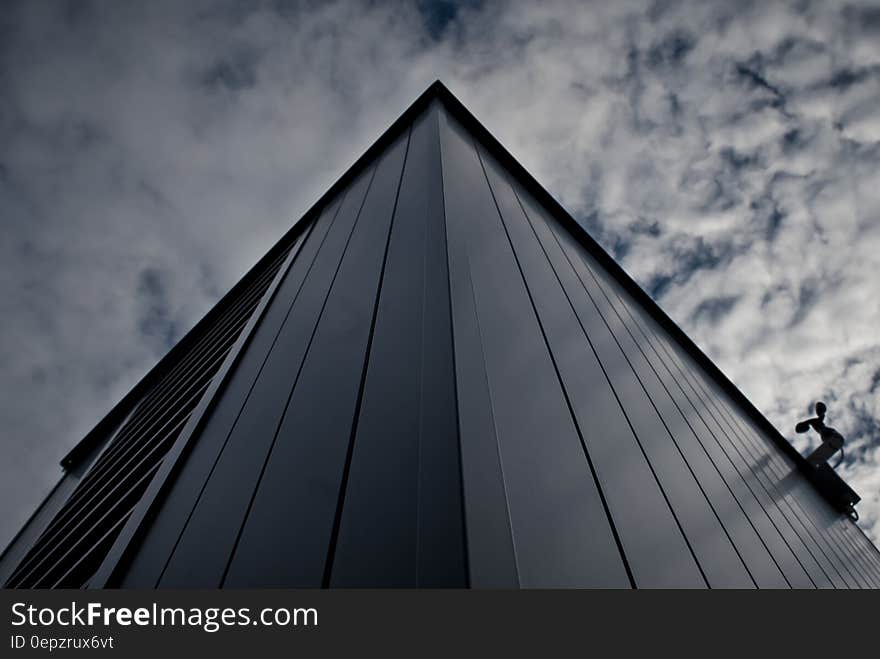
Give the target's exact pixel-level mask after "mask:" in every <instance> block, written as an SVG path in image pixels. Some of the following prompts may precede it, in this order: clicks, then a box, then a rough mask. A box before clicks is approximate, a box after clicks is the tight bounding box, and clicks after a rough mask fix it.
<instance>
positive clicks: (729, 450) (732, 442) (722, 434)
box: [673, 363, 831, 588]
mask: <svg viewBox="0 0 880 659" xmlns="http://www.w3.org/2000/svg"><path fill="white" fill-rule="evenodd" d="M673 367H676V368H678V369H679V371H678V372H679V376H680V382H681V383H682V384H684V385H685V391H686V395H688V396H689V397H690V399H691V401H692V402H693V403H694V404H695V405H696V406H697V407H698V409H700V410H701V415H702V418H703V420H704V422H705V423H706V424H707V425H708V426H709V428H710V429H711V431H712V433H713V435H714V436H715V438H716V440H717V441H718V445H719V447H720V448H721V449H722V451H723V452H724V453H725V454H726V455H727V457H728V458H729V459H730V461H731V462H732V463H733V464H734V466H735V467H736V469H737V471H738V472H739V473H740V475H741V476H742V477H743V479H744V480H745V482H746V485H747V486H748V487H749V489H750V491H751V492H752V494H753V495H754V496H755V497H756V498H757V500H758V502H759V504H760V505H761V508H762V509H763V510H764V511H765V513H766V514H767V515H768V517H769V518H770V520H771V523H772V525H773V528H774V530H775V531H776V532H777V533H779V534H780V536H781V537H782V539H783V542H784V543H785V545H786V547H787V548H788V549H789V552H785V553H783V554H777V559H778V560H780V561H781V563H780V565H781V566H782V568H783V570H784V571H786V575H787V576H788V578H789V580H791V582H792V585H793V586H795V587H798V588H806V587H809V584H808V583H807V582H806V581H805V580H803V578H802V575H801V572H802V571H803V572H804V573H805V574H806V576H807V577H808V579H809V583H810V584H813V585H815V586H817V587H830V586H831V582H830V580H829V578H828V576H827V575H825V573H824V572H823V571H822V569H821V566H819V565H818V563H817V562H816V560H815V558H814V557H813V555H812V554H811V553H810V551H809V549H808V548H807V546H806V545H805V544H804V542H803V540H802V539H801V537H800V536H799V535H798V533H797V531H796V530H795V529H794V527H793V526H792V523H791V521H790V520H789V519H788V518H787V517H786V516H785V515H784V514H783V512H782V510H781V508H780V503H779V501H778V497H774V496H773V493H772V486H771V485H770V484H769V483H768V482H767V481H766V479H765V478H764V476H763V474H761V473H760V472H757V471H756V470H755V469H753V468H752V466H751V465H750V464H749V463H748V462H747V460H746V458H745V456H744V455H743V452H742V450H741V448H740V446H739V445H738V443H737V441H736V438H735V437H733V436H731V434H730V433H729V432H728V431H727V429H726V428H725V427H724V426H723V425H722V423H721V421H719V418H718V413H717V410H715V409H714V408H713V406H712V402H711V401H710V400H708V399H707V398H706V397H704V396H702V395H701V393H700V392H699V391H698V390H696V389H695V387H694V385H693V383H692V381H691V378H690V377H689V374H688V371H687V368H684V369H682V368H681V365H680V364H678V363H673ZM768 531H769V529H768ZM765 537H766V536H765ZM789 555H793V556H794V558H795V560H796V562H797V566H798V567H800V570H798V569H797V568H796V567H795V564H794V563H792V562H791V561H790V560H788V558H789ZM783 561H784V562H783Z"/></svg>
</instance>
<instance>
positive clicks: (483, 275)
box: [0, 82, 880, 588]
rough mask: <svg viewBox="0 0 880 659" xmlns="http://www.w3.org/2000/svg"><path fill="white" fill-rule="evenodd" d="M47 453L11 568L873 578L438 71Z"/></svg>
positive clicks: (812, 487)
mask: <svg viewBox="0 0 880 659" xmlns="http://www.w3.org/2000/svg"><path fill="white" fill-rule="evenodd" d="M62 466H63V467H64V470H65V472H64V473H65V475H64V477H63V479H62V480H61V482H60V483H59V485H58V486H57V487H56V489H55V490H54V491H53V492H52V493H51V494H50V495H49V497H48V498H47V499H46V501H45V502H44V503H43V504H42V506H41V507H40V508H39V510H37V512H36V513H35V514H34V516H33V517H32V518H31V519H30V521H29V522H28V523H27V524H26V525H25V527H24V528H23V529H22V531H21V532H20V533H19V535H18V536H17V537H16V538H15V540H14V541H13V542H12V543H11V545H10V547H9V548H8V549H7V551H6V552H5V554H4V555H3V557H2V562H0V577H2V578H3V581H4V582H5V583H6V585H7V586H8V587H24V588H29V587H90V588H101V587H148V588H152V587H218V586H223V587H242V586H251V587H263V586H286V587H322V586H323V587H337V586H339V587H348V586H395V587H396V586H400V587H435V586H451V587H462V586H472V587H478V588H483V587H500V588H516V587H610V588H629V587H639V588H645V587H647V588H651V587H694V588H704V587H712V588H724V587H732V588H753V587H761V588H786V587H794V588H814V587H820V588H831V587H839V588H859V587H877V586H880V554H878V552H877V550H876V549H875V548H874V546H873V545H872V544H871V543H870V542H869V541H868V540H867V539H866V537H865V536H864V535H863V534H862V532H861V531H860V530H859V529H858V527H857V526H856V525H855V524H854V523H853V522H852V521H851V520H850V519H849V518H848V516H847V512H848V511H849V510H850V508H849V505H850V503H851V502H852V501H854V500H857V497H855V496H854V495H851V494H850V493H849V491H848V490H847V489H846V488H845V486H843V485H842V483H840V482H839V481H838V482H837V484H835V483H834V482H832V481H835V480H836V477H835V476H834V474H833V473H832V474H831V475H830V476H828V475H827V474H826V475H825V476H823V477H822V478H825V480H822V478H819V477H817V475H816V470H815V469H814V468H813V467H811V466H809V465H807V464H806V462H805V461H804V459H803V458H802V457H801V456H800V455H799V454H798V453H797V452H796V451H795V450H794V449H793V448H792V446H791V445H790V444H789V443H788V442H787V441H786V440H785V439H784V438H783V437H782V436H781V435H780V434H779V432H778V431H777V430H776V429H775V428H773V426H772V425H771V424H770V423H769V422H768V421H767V420H766V419H765V418H764V417H763V416H762V415H761V414H760V413H759V412H758V411H757V410H756V409H755V408H754V407H753V406H752V405H751V404H750V403H749V402H748V400H746V399H745V397H744V396H743V395H742V394H741V393H740V392H739V391H738V390H737V389H736V388H735V387H734V386H733V385H732V384H731V383H730V382H729V381H728V380H727V379H726V378H725V377H724V375H723V374H722V373H721V372H720V371H719V370H718V369H717V368H716V367H715V366H714V365H713V364H712V363H711V361H710V360H709V359H708V358H707V357H706V356H705V355H703V353H701V352H700V351H699V349H698V348H697V347H696V346H695V345H694V344H693V343H692V342H691V341H690V340H689V339H688V338H687V337H686V336H685V335H684V334H683V332H682V331H681V330H680V329H679V328H678V327H677V326H676V325H675V324H674V323H673V322H672V321H670V319H669V318H668V317H667V316H666V315H665V314H664V313H663V312H662V311H661V310H660V309H659V308H658V307H657V306H656V304H654V303H653V302H652V301H651V300H650V298H649V297H648V296H647V295H646V294H645V293H644V292H643V291H642V290H641V289H640V288H639V287H638V286H637V285H636V284H635V283H634V282H633V281H632V280H631V279H630V278H629V277H628V276H627V275H626V274H625V273H624V272H623V270H622V269H621V268H620V267H619V266H618V265H617V264H616V263H615V262H614V260H613V259H612V258H611V257H609V255H608V254H607V253H605V252H604V251H603V250H602V249H601V248H600V247H599V246H598V245H597V244H596V243H595V242H594V241H593V240H592V239H591V238H590V237H589V236H588V235H587V234H586V233H585V232H584V231H583V229H581V228H580V227H579V226H578V225H577V223H576V222H575V221H574V220H573V219H572V218H571V217H570V216H569V215H568V214H567V213H566V212H565V211H564V210H563V209H562V208H561V207H560V206H559V205H558V204H557V203H556V202H555V201H553V199H552V198H551V197H550V195H549V194H547V193H546V192H545V191H544V190H543V189H542V188H541V187H540V185H539V184H538V183H537V182H536V181H535V180H534V179H533V178H532V177H531V176H530V175H529V174H528V173H527V172H526V171H525V170H523V168H522V167H521V166H520V165H519V164H517V163H516V161H515V160H514V159H513V158H512V157H511V156H510V155H509V154H508V153H507V152H506V151H505V150H504V148H503V147H502V146H501V145H500V144H499V143H498V142H497V141H496V140H495V139H494V138H493V137H492V136H491V135H490V134H489V133H488V132H487V131H486V130H485V129H484V128H483V127H482V126H481V125H480V124H479V123H478V122H477V121H476V119H474V117H473V116H472V115H471V114H470V113H469V112H468V111H467V110H466V109H465V108H464V107H463V106H462V105H461V104H460V103H459V102H458V101H457V100H456V99H455V98H454V97H453V96H452V95H451V94H450V93H449V92H448V91H447V90H446V89H445V87H443V86H442V85H441V84H440V83H439V82H438V83H435V84H434V85H432V86H431V87H430V88H429V89H428V90H427V91H426V92H425V93H424V94H423V95H422V96H420V97H419V98H418V99H417V100H416V101H415V103H414V104H413V105H412V106H411V107H410V108H409V109H408V110H407V111H406V112H405V113H404V114H403V115H402V116H401V117H400V118H399V119H398V120H397V121H396V122H395V123H394V124H393V125H392V126H391V127H390V128H389V129H388V131H386V133H385V134H384V135H382V137H380V139H379V140H378V141H377V142H376V143H375V144H374V145H373V146H372V147H371V148H370V149H369V150H368V151H367V152H366V153H365V154H364V155H363V156H362V157H361V158H360V159H359V160H358V161H357V162H356V163H355V164H354V165H353V166H352V168H351V169H350V170H349V171H348V172H346V174H345V175H343V177H342V178H341V179H340V180H339V181H338V182H337V183H336V184H335V185H334V186H333V187H332V188H331V189H330V190H329V191H328V192H327V194H325V195H324V196H323V197H322V198H321V199H320V200H319V201H318V202H317V203H316V204H315V206H314V208H313V209H312V210H311V211H310V212H309V213H307V214H306V216H305V217H304V218H303V219H302V220H300V221H299V222H298V223H297V224H296V225H295V226H294V227H293V228H292V229H291V230H290V232H289V233H288V234H287V235H286V236H285V237H284V238H283V239H282V240H281V241H280V242H279V244H278V245H276V246H275V247H274V248H273V249H272V250H271V251H270V252H269V253H268V254H267V255H266V256H265V257H264V258H263V259H262V260H261V261H260V262H259V263H258V264H257V265H256V266H255V267H254V268H253V269H252V270H251V271H250V272H249V273H248V274H247V275H246V276H245V277H244V278H243V280H242V281H241V282H240V283H239V284H238V285H236V286H235V287H234V288H233V289H232V290H231V291H230V292H229V293H228V294H227V295H226V296H225V297H224V298H223V299H222V300H221V301H220V302H219V303H218V304H217V306H216V307H215V308H214V309H213V310H212V311H211V312H210V313H209V314H208V315H207V316H206V317H205V318H204V319H203V320H202V321H201V322H200V323H199V324H198V325H197V326H196V327H195V328H194V329H193V330H192V331H191V332H190V333H189V334H187V336H186V337H185V338H184V339H183V340H182V341H181V342H180V343H179V344H178V345H177V346H176V347H174V349H172V350H171V351H170V353H169V354H168V355H167V356H166V357H165V358H164V359H163V360H162V361H161V362H160V363H159V364H158V365H157V366H156V367H155V368H154V369H153V370H152V371H151V372H150V373H149V374H148V375H147V376H145V377H144V379H143V380H142V381H141V382H140V383H139V384H138V385H137V386H136V387H135V388H134V390H132V391H131V392H130V394H128V395H127V396H126V397H125V398H124V399H123V400H122V401H120V403H119V404H118V405H117V406H116V407H115V408H114V409H113V410H112V411H111V412H110V413H109V414H108V415H107V417H106V418H104V419H103V420H102V421H101V422H100V423H99V424H98V425H97V427H96V428H95V429H94V430H93V431H92V432H91V433H89V435H88V436H87V437H86V438H85V439H83V440H82V442H81V443H80V444H78V445H77V446H76V447H75V448H74V449H73V450H72V451H71V452H70V454H69V455H68V456H67V457H66V458H65V459H64V461H63V462H62ZM828 479H830V481H829V480H828ZM826 481H828V482H830V483H831V484H830V485H829V484H828V482H826ZM823 483H824V485H823ZM835 488H837V489H835ZM841 493H843V494H844V495H845V500H844V502H843V503H840V502H839V501H838V500H837V499H836V497H837V496H838V495H840V494H841ZM846 497H848V498H846Z"/></svg>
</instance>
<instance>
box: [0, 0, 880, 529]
mask: <svg viewBox="0 0 880 659" xmlns="http://www.w3.org/2000/svg"><path fill="white" fill-rule="evenodd" d="M438 78H439V79H441V80H442V81H443V82H444V83H445V84H446V85H447V86H448V87H449V88H450V89H451V91H452V92H453V93H454V94H456V95H457V96H458V97H459V99H460V100H461V101H462V102H463V103H464V104H465V105H466V106H467V107H468V108H469V109H470V110H471V111H472V112H473V113H474V114H475V115H476V116H477V117H478V118H479V119H480V120H481V121H482V123H483V124H484V125H485V126H486V127H487V128H488V129H489V130H490V131H491V132H492V133H493V134H494V135H495V136H496V137H497V138H498V139H499V140H500V141H501V142H502V143H503V144H504V145H505V146H506V147H507V148H508V149H509V150H510V151H511V152H512V153H513V155H514V156H515V157H516V158H517V159H518V160H519V161H520V162H521V163H522V164H523V165H524V166H525V167H526V169H528V170H529V171H530V172H531V173H532V174H533V175H534V176H535V177H536V178H537V179H538V181H540V182H541V183H542V184H543V185H544V186H545V187H546V188H547V189H548V190H549V191H550V192H551V193H552V194H553V195H554V196H555V197H556V198H557V199H558V200H559V201H560V202H561V203H562V204H563V205H564V206H565V207H566V208H567V209H568V210H569V211H570V212H571V213H572V214H573V215H574V216H575V217H576V218H577V219H578V221H580V222H581V223H582V224H583V225H584V227H586V228H587V229H588V230H589V231H590V233H591V234H592V235H593V236H594V237H595V238H596V239H597V240H598V241H599V242H600V243H601V244H602V245H603V246H604V247H605V248H606V249H608V250H609V251H610V252H611V253H612V254H613V255H614V256H616V257H617V258H618V260H619V261H620V262H621V264H622V265H623V266H624V268H625V269H626V270H627V271H628V272H629V273H630V274H631V275H632V276H633V277H634V278H635V279H636V280H637V281H638V282H639V283H640V284H641V285H642V286H643V287H644V288H645V289H646V290H647V291H648V292H649V293H650V294H651V295H652V296H653V297H654V299H656V300H657V301H658V302H659V304H660V306H661V307H662V308H663V309H664V310H665V311H666V312H667V313H668V314H669V315H670V316H671V317H672V318H673V319H674V320H675V321H676V322H677V323H678V324H679V325H680V326H681V327H682V328H683V329H684V330H685V331H686V332H687V333H688V334H689V335H690V336H691V338H693V339H694V340H695V342H696V343H697V344H698V345H699V346H700V347H701V348H702V349H703V350H704V351H705V352H706V353H707V354H708V355H709V356H710V357H711V358H712V359H713V360H714V361H715V363H716V364H717V365H718V366H719V367H720V368H721V370H722V371H724V373H725V374H727V375H728V377H730V379H731V380H733V382H734V383H735V384H736V385H737V386H738V387H739V388H740V389H741V390H742V391H743V392H744V393H745V394H746V396H748V397H749V399H750V400H751V401H752V402H753V403H754V404H755V405H756V406H757V407H758V409H760V410H761V411H762V412H763V413H764V414H765V415H766V416H767V417H768V418H769V419H770V420H771V421H772V422H773V423H774V424H775V425H776V426H777V428H779V429H780V431H781V432H782V433H783V434H784V435H786V436H787V437H788V438H789V439H790V440H791V441H792V442H793V443H794V444H795V446H796V447H797V448H798V449H800V450H801V451H802V452H805V451H806V450H807V449H808V447H809V445H810V441H811V440H812V442H813V443H814V444H815V441H816V440H815V439H813V438H810V437H808V436H802V435H795V434H794V431H793V428H794V424H795V423H796V422H797V421H799V420H800V419H801V418H804V417H806V416H808V415H809V412H810V407H811V405H812V403H813V402H814V401H816V400H823V401H825V402H826V403H827V404H828V409H829V412H828V417H827V419H826V421H827V423H828V424H829V425H831V426H834V427H835V428H837V429H838V430H839V431H840V432H841V433H842V434H843V435H844V436H845V437H846V438H847V444H846V461H845V462H844V464H843V466H842V467H841V468H840V472H841V474H842V475H843V477H844V478H845V479H846V480H847V481H848V482H849V483H850V484H851V485H852V487H853V488H854V489H855V490H856V491H857V492H859V493H860V494H861V496H862V499H863V500H862V502H861V503H860V504H859V507H858V509H859V511H860V514H861V521H860V524H861V525H862V527H863V528H864V529H865V531H866V532H867V533H868V534H869V536H870V537H872V538H873V539H874V541H875V543H876V542H880V332H878V327H880V296H878V293H880V280H878V274H877V273H878V271H880V166H878V165H880V4H878V3H877V1H876V0H875V1H874V2H873V3H871V2H865V3H859V2H836V1H828V0H824V1H822V2H811V1H808V0H800V1H796V2H782V1H773V0H767V1H764V2H748V1H746V0H739V1H737V2H729V0H724V1H721V2H712V1H707V0H699V1H694V2H688V1H675V0H658V1H654V2H645V1H643V2H632V1H628V0H615V2H596V3H587V2H581V1H577V2H552V1H543V2H540V3H537V2H531V3H525V2H518V3H504V2H491V3H485V4H483V3H479V2H466V3H452V2H413V3H410V4H406V3H402V2H381V1H373V2H365V3H358V2H354V1H351V0H349V1H345V2H323V1H322V2H282V1H280V0H276V1H268V0H267V1H258V0H253V1H247V0H221V1H212V2H205V1H202V0H190V1H188V2H185V3H184V2H173V1H165V0H158V1H154V2H149V3H145V2H121V1H110V0H105V1H103V2H98V1H94V2H88V1H84V0H80V1H76V2H73V1H71V2H63V1H60V0H55V1H51V2H42V1H41V0H25V1H21V2H19V1H13V0H6V1H4V3H3V11H2V13H0V314H2V318H3V321H2V323H0V391H2V392H3V395H2V396H0V428H2V434H0V545H5V543H6V542H7V541H8V540H9V539H10V538H11V537H12V535H13V534H14V533H15V531H16V530H17V529H18V528H19V527H20V525H21V524H22V522H23V521H24V520H25V519H26V518H27V516H28V515H29V514H30V512H31V511H32V510H33V509H34V508H35V506H36V505H37V503H38V502H39V501H40V500H41V499H42V498H43V496H44V495H45V494H46V492H47V491H48V490H49V488H50V487H51V486H52V485H53V484H54V482H55V481H56V480H57V479H58V477H59V476H60V473H61V472H60V467H59V466H58V461H59V460H60V459H61V457H62V456H63V455H64V454H65V453H66V452H67V451H68V450H69V449H70V448H71V447H72V446H73V445H74V444H76V443H77V442H78V441H79V440H80V439H81V438H82V437H83V436H84V435H85V433H86V432H88V431H89V430H90V429H91V428H92V427H93V426H94V425H95V423H96V422H97V421H98V420H99V419H100V418H101V417H103V415H104V414H105V413H106V412H107V411H108V410H109V409H110V408H111V407H112V406H113V405H114V404H115V403H116V402H117V401H118V400H119V399H120V398H121V397H122V396H123V395H124V394H125V393H126V392H127V391H128V390H129V389H130V388H131V386H132V385H133V384H134V383H136V382H137V381H138V380H139V379H140V378H141V377H142V376H143V375H144V373H146V372H147V371H148V370H149V369H150V368H151V367H152V366H153V365H154V364H155V363H156V362H157V361H158V359H159V358H161V357H162V356H163V355H164V354H165V353H166V352H167V350H168V349H169V348H170V347H171V346H172V345H173V344H174V343H175V342H176V341H177V340H178V339H179V338H180V337H181V336H182V335H183V334H184V333H185V332H186V331H187V330H188V329H189V328H190V327H191V326H192V325H193V324H194V323H195V322H196V321H197V320H198V319H199V318H200V317H201V316H202V315H203V314H204V313H205V312H206V311H207V310H208V309H210V307H211V306H212V305H213V304H214V303H215V302H216V301H217V300H218V299H219V298H220V296H221V295H222V294H223V293H224V292H225V291H226V290H228V289H229V287H231V286H232V285H233V284H234V283H235V282H236V281H237V280H238V279H239V277H240V276H241V275H242V274H243V273H244V272H245V271H246V270H247V269H248V268H249V267H250V266H251V265H252V264H253V263H254V262H255V261H256V260H257V259H258V258H259V257H260V256H261V255H262V254H263V253H265V251H266V250H267V249H268V248H269V247H270V246H271V245H272V244H274V243H275V241H276V240H277V239H278V238H279V237H280V236H281V235H282V234H283V233H284V232H285V231H286V229H288V228H289V227H290V226H291V224H292V222H294V221H295V220H296V219H298V218H299V217H300V216H301V215H302V214H303V213H304V212H305V211H306V210H307V209H308V208H309V207H310V206H311V205H312V204H313V203H314V202H315V201H316V200H317V198H318V197H319V196H320V195H321V193H323V192H324V191H325V190H326V189H327V188H328V187H329V186H330V185H331V184H332V183H333V182H334V181H335V180H336V179H337V178H338V176H339V175H340V174H341V173H342V172H343V171H345V169H347V168H348V166H349V165H351V163H352V162H353V161H354V160H355V158H356V157H357V156H359V155H360V154H361V153H362V152H363V151H364V150H365V149H366V148H367V147H368V146H369V145H370V144H371V143H372V142H373V141H374V140H375V139H376V138H377V137H378V136H379V134H380V133H381V132H382V131H383V130H384V129H385V128H387V126H388V125H389V124H390V123H391V122H392V121H393V120H394V119H395V118H396V117H397V116H398V115H399V114H400V113H401V112H402V111H403V110H404V109H405V108H406V107H407V106H408V105H409V104H410V103H411V102H412V101H413V100H414V99H415V98H416V96H418V95H419V94H420V93H421V92H422V91H423V90H424V89H425V88H426V87H427V86H428V85H429V84H430V83H431V82H433V81H434V80H435V79H438Z"/></svg>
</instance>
